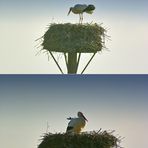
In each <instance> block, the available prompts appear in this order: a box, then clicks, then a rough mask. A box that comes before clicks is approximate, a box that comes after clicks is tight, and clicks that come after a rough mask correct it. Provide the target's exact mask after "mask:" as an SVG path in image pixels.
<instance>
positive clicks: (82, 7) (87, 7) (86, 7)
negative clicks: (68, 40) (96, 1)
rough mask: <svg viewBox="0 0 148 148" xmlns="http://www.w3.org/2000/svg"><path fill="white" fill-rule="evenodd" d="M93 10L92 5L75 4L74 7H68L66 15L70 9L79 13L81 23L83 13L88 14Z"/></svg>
mask: <svg viewBox="0 0 148 148" xmlns="http://www.w3.org/2000/svg"><path fill="white" fill-rule="evenodd" d="M94 10H95V6H94V5H85V4H77V5H75V6H74V7H70V9H69V12H68V15H69V14H70V12H71V11H72V12H73V13H74V14H79V23H80V24H82V21H83V13H84V12H86V13H88V14H92V13H93V11H94Z"/></svg>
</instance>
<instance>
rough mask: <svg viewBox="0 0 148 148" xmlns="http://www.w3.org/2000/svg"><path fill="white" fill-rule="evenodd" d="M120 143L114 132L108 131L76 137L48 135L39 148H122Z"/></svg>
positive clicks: (76, 135)
mask: <svg viewBox="0 0 148 148" xmlns="http://www.w3.org/2000/svg"><path fill="white" fill-rule="evenodd" d="M119 143H120V140H119V139H118V138H116V137H115V136H113V135H112V132H111V133H109V132H106V131H103V132H100V131H99V132H95V131H93V132H91V133H87V132H86V133H82V134H74V135H69V134H61V133H57V134H52V133H47V134H45V135H44V136H43V139H42V142H41V143H40V145H39V146H38V148H113V147H114V148H121V147H120V146H119Z"/></svg>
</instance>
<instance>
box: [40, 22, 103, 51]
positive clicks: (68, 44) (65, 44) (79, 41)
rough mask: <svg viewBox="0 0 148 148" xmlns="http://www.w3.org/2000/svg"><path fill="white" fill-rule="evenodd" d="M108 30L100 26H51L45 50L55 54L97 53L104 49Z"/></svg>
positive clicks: (44, 44)
mask: <svg viewBox="0 0 148 148" xmlns="http://www.w3.org/2000/svg"><path fill="white" fill-rule="evenodd" d="M105 32H106V30H105V29H104V28H103V27H101V25H98V24H96V23H95V24H70V23H66V24H51V25H50V27H49V28H48V30H47V32H46V33H45V34H44V36H43V43H42V46H43V49H45V50H47V51H54V52H64V53H67V52H78V53H95V52H98V51H101V50H102V48H103V47H104V37H105Z"/></svg>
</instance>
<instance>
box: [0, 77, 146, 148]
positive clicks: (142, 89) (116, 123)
mask: <svg viewBox="0 0 148 148" xmlns="http://www.w3.org/2000/svg"><path fill="white" fill-rule="evenodd" d="M147 88H148V76H147V75H90V76H89V75H87V76H85V75H84V76H59V75H0V116H1V126H0V131H1V132H0V139H1V143H0V147H5V148H8V147H10V146H11V147H12V148H17V147H20V146H21V147H22V148H26V147H36V145H37V144H39V143H40V141H38V139H40V136H41V135H42V134H43V133H45V132H46V126H47V122H48V124H49V131H50V132H65V129H66V126H67V123H68V121H67V120H66V118H67V117H69V116H72V117H73V116H76V113H77V111H82V112H83V113H84V114H85V116H86V117H87V118H88V121H89V122H88V124H87V126H86V127H85V129H84V130H85V131H90V130H98V129H100V128H102V129H103V130H116V132H115V135H117V134H119V135H121V136H122V137H125V139H124V140H123V142H122V146H125V147H129V148H130V147H134V148H139V147H141V148H145V147H147V140H146V138H147V125H148V119H147V112H148V108H147V104H148V99H147V98H148V93H147ZM136 133H138V134H136ZM8 139H9V140H10V141H9V142H7V141H8ZM24 139H25V140H24Z"/></svg>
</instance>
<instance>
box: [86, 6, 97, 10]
mask: <svg viewBox="0 0 148 148" xmlns="http://www.w3.org/2000/svg"><path fill="white" fill-rule="evenodd" d="M87 9H89V10H90V11H93V10H95V6H94V5H88V6H87Z"/></svg>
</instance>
